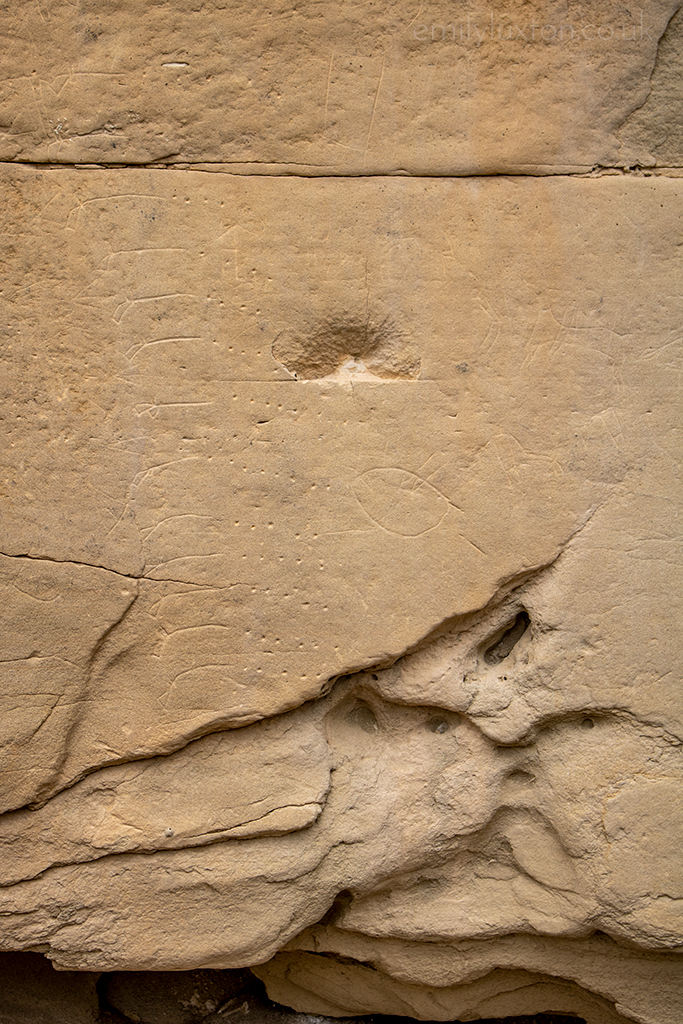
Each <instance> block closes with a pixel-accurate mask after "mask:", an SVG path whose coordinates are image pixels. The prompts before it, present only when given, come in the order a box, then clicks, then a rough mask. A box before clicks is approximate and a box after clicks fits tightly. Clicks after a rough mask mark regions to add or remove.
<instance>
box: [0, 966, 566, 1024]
mask: <svg viewBox="0 0 683 1024" xmlns="http://www.w3.org/2000/svg"><path fill="white" fill-rule="evenodd" d="M0 1024H413V1018H412V1017H391V1016H383V1015H381V1014H371V1015H368V1016H364V1017H343V1018H332V1017H324V1016H319V1015H317V1014H309V1013H298V1012H297V1011H295V1010H291V1009H288V1008H287V1007H285V1006H279V1005H278V1004H276V1003H274V1002H272V1001H271V1000H270V999H268V996H267V995H266V991H265V988H264V986H263V984H262V982H260V981H259V980H258V979H257V978H256V977H254V975H253V974H251V972H250V971H248V970H234V971H227V970H226V971H217V970H214V971H212V970H196V971H113V972H111V973H105V974H99V975H98V974H90V973H87V972H79V971H56V970H55V969H54V968H53V967H52V965H51V963H50V961H49V960H46V959H45V957H44V956H42V955H41V954H40V953H0ZM421 1024H436V1022H430V1021H423V1022H421ZM441 1024H443V1022H441ZM453 1024H457V1022H455V1021H454V1022H453ZM474 1024H585V1021H584V1020H583V1018H581V1017H574V1016H568V1015H567V1014H555V1013H539V1014H535V1015H532V1016H518V1017H502V1018H487V1019H486V1020H480V1021H476V1022H474Z"/></svg>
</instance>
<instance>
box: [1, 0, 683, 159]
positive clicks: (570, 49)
mask: <svg viewBox="0 0 683 1024" xmlns="http://www.w3.org/2000/svg"><path fill="white" fill-rule="evenodd" d="M678 6H679V4H678V2H677V0H650V2H649V3H648V4H647V5H643V7H642V8H635V7H633V8H629V7H625V6H624V5H623V4H621V3H618V2H616V0H581V2H573V3H567V2H563V0H550V2H548V0H546V2H541V0H533V2H530V3H524V2H522V0H506V2H505V3H504V4H499V5H496V6H495V7H487V6H485V5H482V7H480V8H474V7H467V6H465V5H462V6H454V5H453V4H442V3H437V2H435V0H429V2H428V3H425V4H422V5H416V4H414V3H409V2H407V0H383V2H382V3H381V4H377V3H373V2H371V0H363V2H361V3H349V2H345V3H340V4H334V5H330V4H328V3H323V2H319V0H308V2H307V3H299V4H293V3H290V2H288V0H276V2H274V3H268V4H267V5H263V4H262V5H257V6H256V7H254V5H252V4H251V3H249V2H246V0H240V2H235V0H230V2H229V3H228V2H226V0H208V2H207V0H201V2H200V0H193V2H190V3H180V2H179V0H165V2H164V0H159V2H154V3H149V4H144V5H140V4H139V3H138V2H136V0H118V2H116V0H109V2H107V3H102V2H101V0H81V2H80V3H78V4H66V3H63V2H61V0H40V3H38V2H36V3H34V4H30V5H25V6H22V7H21V8H19V9H17V8H16V6H15V5H14V4H12V3H10V2H8V0H5V2H4V3H3V4H2V8H0V15H1V20H0V31H2V36H3V40H4V45H3V81H2V84H1V86H0V158H2V159H5V160H39V161H43V162H44V161H48V162H67V163H84V162H85V163H93V162H96V163H102V162H104V163H113V164H126V163H149V162H152V161H170V162H197V161H200V162H205V163H207V164H212V163H213V164H215V163H223V164H227V165H229V166H232V167H233V168H234V169H237V170H241V171H244V170H252V171H253V170H256V171H259V172H263V171H264V170H265V171H267V172H268V171H270V172H275V173H296V174H299V173H303V174H367V173H372V174H374V173H411V174H476V173H482V172H483V173H500V172H506V171H512V172H514V173H531V174H536V173H553V172H557V171H566V170H573V169H581V168H583V169H589V168H590V167H593V166H595V165H602V166H611V165H613V164H615V163H619V162H621V163H622V164H624V163H627V164H629V163H630V164H632V163H639V164H643V165H652V166H658V165H661V164H664V165H676V166H680V165H681V164H682V163H683V148H682V144H681V136H680V130H679V129H674V132H673V134H670V135H668V136H667V138H666V140H665V141H663V140H662V138H661V136H662V134H663V129H662V119H661V116H660V117H659V118H658V116H657V115H658V112H659V111H658V110H657V108H658V107H659V108H660V109H661V104H662V102H666V101H667V99H668V94H669V92H670V89H673V91H674V92H675V93H676V94H677V96H678V97H679V100H678V102H679V103H680V90H681V87H680V50H678V51H677V53H678V56H676V54H674V55H673V57H671V54H670V49H671V47H670V42H671V41H672V40H671V39H670V37H668V36H665V33H666V31H667V25H668V24H669V22H670V19H671V18H672V16H673V15H674V14H675V12H676V10H677V9H678ZM663 37H664V38H663ZM660 40H662V42H661V49H662V53H661V60H662V62H663V63H664V65H665V66H666V68H667V70H664V71H663V72H662V74H661V75H659V76H658V75H657V72H659V70H660V69H659V62H658V58H657V54H658V44H659V43H660ZM656 61H657V69H656V72H655V77H654V78H653V85H655V91H654V92H653V94H652V95H651V96H650V95H649V93H650V80H651V77H652V75H653V70H654V69H655V62H656ZM660 78H661V79H662V81H661V82H660ZM648 96H649V99H648ZM646 100H647V101H648V103H649V109H647V108H646V107H643V104H644V103H645V102H646ZM640 108H642V109H640ZM634 111H639V113H640V114H642V115H644V118H645V120H644V121H643V120H642V117H641V119H640V120H639V125H640V124H641V122H642V125H643V129H642V131H640V130H639V131H638V132H637V134H636V136H635V138H634V144H633V145H631V144H628V145H626V147H625V148H623V149H622V142H621V139H620V134H619V133H620V129H621V128H622V126H624V125H625V124H629V121H628V119H629V118H630V117H632V116H634ZM675 114H676V110H675V109H674V110H667V113H666V116H665V119H664V120H665V122H666V126H667V128H668V126H669V125H671V124H673V123H674V122H675ZM636 116H637V115H636ZM656 124H659V128H658V129H657V128H656V127H655V125H656ZM653 129H654V131H655V134H656V136H657V137H656V138H655V139H654V140H653V139H652V131H653ZM664 130H665V129H664ZM628 141H629V143H630V141H631V136H630V135H629V136H628Z"/></svg>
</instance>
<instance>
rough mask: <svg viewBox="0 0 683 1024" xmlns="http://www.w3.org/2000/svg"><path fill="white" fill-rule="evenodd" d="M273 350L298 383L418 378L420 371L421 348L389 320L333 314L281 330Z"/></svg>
mask: <svg viewBox="0 0 683 1024" xmlns="http://www.w3.org/2000/svg"><path fill="white" fill-rule="evenodd" d="M272 351H273V356H274V357H275V359H277V360H278V362H280V363H282V365H283V366H284V367H286V369H287V370H289V372H290V373H291V374H292V375H293V376H294V377H296V378H297V379H299V380H322V379H325V378H327V379H332V380H334V379H341V380H344V379H348V378H350V377H354V376H356V377H378V378H380V379H385V380H387V379H388V380H392V379H393V380H396V379H404V380H415V379H416V378H417V377H418V376H419V373H420V355H419V352H418V350H417V347H416V346H415V344H414V343H413V342H411V341H410V340H408V339H406V338H405V336H404V335H403V334H402V332H401V331H399V330H398V329H397V328H396V326H395V325H394V324H393V323H391V322H390V320H389V319H384V320H379V321H378V320H374V321H373V320H372V319H368V318H361V317H353V316H350V317H349V316H342V315H340V316H332V317H329V318H328V319H325V320H321V321H318V322H317V323H315V324H313V325H311V326H310V327H307V328H304V329H302V330H297V331H283V332H282V333H281V334H279V335H278V337H277V338H276V339H275V341H274V342H273V350H272Z"/></svg>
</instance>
